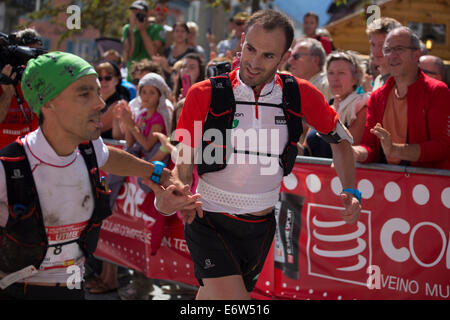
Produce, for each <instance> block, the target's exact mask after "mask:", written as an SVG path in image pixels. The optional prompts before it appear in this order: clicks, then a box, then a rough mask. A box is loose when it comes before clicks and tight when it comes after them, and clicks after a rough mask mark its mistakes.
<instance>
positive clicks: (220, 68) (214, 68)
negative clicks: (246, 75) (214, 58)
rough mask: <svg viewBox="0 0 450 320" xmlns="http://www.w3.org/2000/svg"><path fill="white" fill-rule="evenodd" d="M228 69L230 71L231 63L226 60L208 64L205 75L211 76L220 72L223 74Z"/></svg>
mask: <svg viewBox="0 0 450 320" xmlns="http://www.w3.org/2000/svg"><path fill="white" fill-rule="evenodd" d="M230 71H231V63H229V62H228V61H222V62H219V63H216V64H214V65H211V66H209V67H208V69H207V70H206V77H207V78H211V77H215V76H218V75H221V74H225V73H227V72H230Z"/></svg>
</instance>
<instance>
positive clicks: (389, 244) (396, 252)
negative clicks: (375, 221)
mask: <svg viewBox="0 0 450 320" xmlns="http://www.w3.org/2000/svg"><path fill="white" fill-rule="evenodd" d="M425 226H429V227H430V228H431V229H432V230H435V232H437V234H438V235H439V236H440V238H441V241H442V243H441V248H442V249H441V251H440V252H439V254H438V256H437V257H436V258H435V259H434V260H433V261H432V262H430V263H425V262H423V261H422V259H421V258H420V257H419V256H418V255H417V252H416V250H417V249H416V247H415V246H414V239H415V237H416V234H417V231H418V230H419V229H421V228H423V227H425ZM410 230H411V232H410ZM395 232H400V233H402V234H405V235H406V234H407V233H409V249H408V248H405V247H402V248H396V247H395V246H394V242H393V239H392V238H393V235H394V233H395ZM429 232H430V231H429ZM380 242H381V247H382V248H383V251H384V253H385V254H386V255H387V256H388V257H389V258H390V259H392V260H394V261H396V262H405V261H407V260H408V259H409V258H410V257H411V256H412V258H413V260H414V261H415V262H416V263H417V264H418V265H420V266H421V267H424V268H431V267H434V266H435V265H437V264H438V263H439V262H440V261H441V260H442V258H443V257H444V254H445V249H446V247H447V257H446V267H447V269H450V250H449V248H448V247H450V235H449V239H448V243H447V238H446V235H445V232H444V230H442V228H441V227H440V226H439V225H437V224H435V223H433V222H428V221H425V222H420V223H418V224H416V225H415V226H414V227H413V228H412V229H411V227H410V225H409V223H408V222H407V221H406V220H404V219H401V218H393V219H390V220H388V221H387V222H386V223H385V224H384V225H383V227H382V228H381V232H380Z"/></svg>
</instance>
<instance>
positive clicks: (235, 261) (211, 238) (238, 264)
mask: <svg viewBox="0 0 450 320" xmlns="http://www.w3.org/2000/svg"><path fill="white" fill-rule="evenodd" d="M203 214H204V216H203V218H199V217H198V216H196V217H195V219H194V221H193V222H192V223H191V224H186V225H185V229H184V230H185V238H186V242H187V245H188V248H189V251H190V254H191V258H192V260H193V261H194V270H195V277H196V278H197V280H198V282H199V283H200V285H201V286H203V281H202V279H204V278H218V277H225V276H230V275H242V277H243V279H244V283H245V287H246V289H247V291H248V292H251V291H252V290H253V288H254V287H255V285H256V281H257V280H258V275H259V273H260V272H261V270H262V268H263V265H264V261H265V259H266V256H267V254H268V252H269V250H270V246H271V245H272V240H273V237H274V234H275V226H276V222H275V216H274V211H272V212H271V213H269V214H267V215H265V216H253V215H248V214H247V215H237V216H234V215H229V214H227V213H219V212H208V211H203Z"/></svg>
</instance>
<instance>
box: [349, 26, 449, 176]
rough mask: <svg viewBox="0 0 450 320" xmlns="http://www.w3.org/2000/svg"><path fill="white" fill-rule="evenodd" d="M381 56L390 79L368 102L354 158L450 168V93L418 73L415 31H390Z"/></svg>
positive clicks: (417, 39)
mask: <svg viewBox="0 0 450 320" xmlns="http://www.w3.org/2000/svg"><path fill="white" fill-rule="evenodd" d="M382 51H383V54H384V60H385V64H386V67H387V69H388V72H389V73H390V74H391V77H390V78H389V79H388V80H387V82H386V84H385V85H384V86H383V87H381V88H380V89H378V90H376V91H374V92H372V94H371V96H370V98H369V101H368V107H367V120H366V125H365V130H364V134H363V137H362V141H361V145H360V146H354V147H353V150H354V155H355V159H356V160H357V161H359V162H378V163H380V162H381V163H388V164H400V165H411V166H416V167H425V168H439V169H450V136H449V135H448V119H449V117H450V109H449V108H448V101H449V100H450V90H449V89H448V87H447V86H446V85H445V84H444V83H443V82H441V81H438V80H435V79H433V78H431V77H428V76H427V75H426V74H425V73H424V72H422V71H421V70H420V69H419V66H418V63H419V58H420V56H421V51H420V39H419V37H418V36H417V35H416V34H415V33H414V32H413V31H412V30H411V29H410V28H407V27H400V28H396V29H394V30H392V31H391V32H389V34H388V35H387V37H386V40H385V41H384V45H383V49H382Z"/></svg>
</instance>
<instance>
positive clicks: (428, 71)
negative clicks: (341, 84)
mask: <svg viewBox="0 0 450 320" xmlns="http://www.w3.org/2000/svg"><path fill="white" fill-rule="evenodd" d="M420 69H421V70H422V71H423V73H426V74H432V75H434V76H436V75H438V73H437V72H434V71H430V70H427V69H424V68H420Z"/></svg>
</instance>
